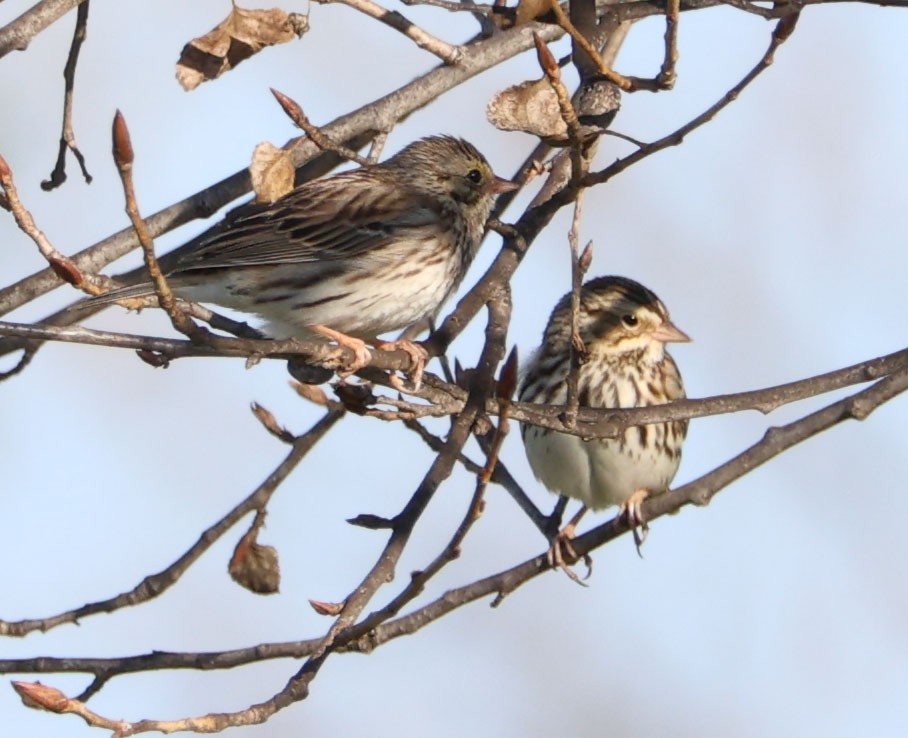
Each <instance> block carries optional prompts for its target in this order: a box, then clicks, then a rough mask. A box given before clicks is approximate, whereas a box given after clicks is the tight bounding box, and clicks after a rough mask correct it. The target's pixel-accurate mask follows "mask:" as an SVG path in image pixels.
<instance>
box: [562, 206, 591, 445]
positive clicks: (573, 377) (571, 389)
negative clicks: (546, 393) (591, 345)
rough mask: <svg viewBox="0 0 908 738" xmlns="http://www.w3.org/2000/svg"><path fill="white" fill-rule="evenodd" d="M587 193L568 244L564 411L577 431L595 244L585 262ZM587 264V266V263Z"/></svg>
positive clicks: (568, 423)
mask: <svg viewBox="0 0 908 738" xmlns="http://www.w3.org/2000/svg"><path fill="white" fill-rule="evenodd" d="M583 193H584V190H580V191H579V192H578V193H577V199H576V200H575V201H574V217H573V218H572V219H571V229H570V231H568V244H569V245H570V248H571V341H570V352H571V353H570V369H569V371H568V376H567V402H566V403H565V404H566V405H567V407H566V409H565V411H564V424H565V425H566V426H568V427H570V428H573V427H574V425H575V424H576V422H577V410H578V408H579V406H580V398H579V393H578V391H577V384H578V381H579V377H580V367H581V365H582V364H583V363H584V362H585V361H586V359H587V355H586V345H585V344H584V342H583V338H582V337H581V335H580V290H581V288H582V287H583V275H584V273H585V272H586V270H587V268H588V267H589V262H590V260H591V259H592V256H591V255H592V250H591V245H592V244H588V245H587V247H586V248H585V249H584V252H583V254H584V257H586V258H585V259H581V256H580V249H579V246H578V243H579V240H580V214H581V212H582V210H583ZM584 261H585V262H586V263H583V262H584Z"/></svg>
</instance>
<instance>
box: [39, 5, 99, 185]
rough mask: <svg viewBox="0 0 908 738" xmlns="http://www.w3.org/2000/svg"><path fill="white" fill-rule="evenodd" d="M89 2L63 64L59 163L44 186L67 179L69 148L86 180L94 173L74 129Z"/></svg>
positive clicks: (81, 8) (78, 16)
mask: <svg viewBox="0 0 908 738" xmlns="http://www.w3.org/2000/svg"><path fill="white" fill-rule="evenodd" d="M88 6H89V0H84V2H83V3H82V4H81V5H80V6H79V9H78V11H76V28H75V31H73V40H72V43H71V45H70V47H69V56H68V57H67V59H66V66H65V67H64V68H63V81H64V91H63V131H62V133H61V134H60V147H59V150H58V151H57V163H56V165H55V166H54V171H53V172H51V174H50V178H49V179H46V180H44V181H43V182H42V183H41V189H42V190H52V189H54V188H55V187H59V186H60V185H61V184H63V183H64V182H65V181H66V152H67V150H69V151H72V152H73V156H75V157H76V161H77V162H79V168H80V169H81V170H82V177H84V179H85V181H86V183H88V184H91V179H92V177H91V174H89V173H88V169H87V168H86V166H85V157H84V156H82V152H81V151H79V147H78V145H77V144H76V134H75V132H74V131H73V89H74V88H75V84H76V65H77V64H78V63H79V51H80V50H81V49H82V43H83V42H84V41H85V33H86V28H87V27H88Z"/></svg>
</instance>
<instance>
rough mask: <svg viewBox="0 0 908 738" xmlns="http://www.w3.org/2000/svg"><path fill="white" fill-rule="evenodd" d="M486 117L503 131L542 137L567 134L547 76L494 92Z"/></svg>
mask: <svg viewBox="0 0 908 738" xmlns="http://www.w3.org/2000/svg"><path fill="white" fill-rule="evenodd" d="M486 118H488V120H489V122H490V123H491V124H492V125H493V126H495V127H496V128H498V129H499V130H502V131H523V132H524V133H530V134H532V135H534V136H540V137H541V138H565V137H566V136H567V124H566V123H565V122H564V119H563V118H562V117H561V109H560V108H559V107H558V97H557V96H556V95H555V92H554V90H552V86H551V85H550V84H549V82H548V80H547V79H546V78H545V77H543V78H541V79H537V80H528V81H526V82H521V83H520V84H519V85H514V86H513V87H508V88H506V89H504V90H501V91H500V92H497V93H495V95H494V96H493V97H492V99H491V100H490V101H489V104H488V106H487V107H486Z"/></svg>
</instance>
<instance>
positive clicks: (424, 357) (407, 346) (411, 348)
mask: <svg viewBox="0 0 908 738" xmlns="http://www.w3.org/2000/svg"><path fill="white" fill-rule="evenodd" d="M369 343H371V344H372V345H373V346H375V348H378V349H382V350H383V351H396V350H398V349H399V350H401V351H404V352H405V353H406V354H407V355H408V356H409V357H410V361H411V362H412V363H413V368H412V369H411V370H410V372H409V373H410V378H411V379H412V380H413V389H412V391H414V392H418V391H419V388H420V387H421V386H422V374H423V370H424V369H425V368H426V362H427V361H428V360H429V352H428V351H426V350H425V348H423V346H422V344H420V343H415V342H414V341H409V340H407V339H405V338H401V339H398V340H396V341H382V340H381V339H379V338H375V339H372V340H371V341H369ZM391 384H393V385H394V386H395V387H396V388H397V389H399V390H405V389H406V387H405V386H404V384H403V382H402V381H401V380H400V379H399V378H398V376H397V375H396V374H391Z"/></svg>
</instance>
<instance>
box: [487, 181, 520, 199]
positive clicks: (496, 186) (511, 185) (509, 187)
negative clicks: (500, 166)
mask: <svg viewBox="0 0 908 738" xmlns="http://www.w3.org/2000/svg"><path fill="white" fill-rule="evenodd" d="M519 188H520V185H519V184H517V183H515V182H511V181H510V180H508V179H502V178H501V177H495V179H493V180H492V184H491V186H490V187H489V191H490V192H491V193H492V194H493V195H500V194H501V193H502V192H513V191H514V190H516V189H519Z"/></svg>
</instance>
